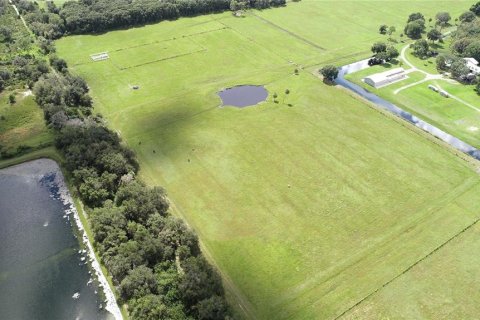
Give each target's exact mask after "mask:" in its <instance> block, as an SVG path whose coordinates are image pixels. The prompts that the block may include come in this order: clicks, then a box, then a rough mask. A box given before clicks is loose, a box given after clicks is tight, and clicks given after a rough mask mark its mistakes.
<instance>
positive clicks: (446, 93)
mask: <svg viewBox="0 0 480 320" xmlns="http://www.w3.org/2000/svg"><path fill="white" fill-rule="evenodd" d="M439 93H440V95H441V96H442V97H445V98H448V97H450V95H449V94H448V92H447V91H445V90H440V91H439Z"/></svg>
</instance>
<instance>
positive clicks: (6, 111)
mask: <svg viewBox="0 0 480 320" xmlns="http://www.w3.org/2000/svg"><path fill="white" fill-rule="evenodd" d="M9 95H10V92H4V93H2V94H0V145H2V147H3V148H4V150H6V151H7V152H9V153H14V152H15V151H16V150H17V148H18V147H20V146H24V147H30V148H38V147H39V146H40V147H41V146H46V145H49V144H50V143H52V142H53V135H52V133H51V132H50V131H49V130H48V129H47V127H46V126H45V122H44V120H43V112H42V110H41V109H40V108H39V107H38V105H37V104H36V103H35V101H34V100H33V96H25V93H24V92H20V91H19V92H17V93H16V95H15V96H16V103H14V104H10V103H9V100H8V96H9Z"/></svg>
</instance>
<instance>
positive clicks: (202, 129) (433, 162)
mask: <svg viewBox="0 0 480 320" xmlns="http://www.w3.org/2000/svg"><path fill="white" fill-rule="evenodd" d="M383 3H384V2H382V4H383ZM414 3H415V6H413V5H412V2H408V4H407V2H389V3H388V5H385V6H382V5H379V4H380V3H379V2H373V1H356V2H347V1H336V2H327V1H307V0H304V1H302V2H300V3H290V4H289V6H288V7H287V8H280V9H274V10H265V11H261V12H259V11H253V12H250V13H249V14H247V16H246V17H244V18H234V17H232V15H231V14H229V13H225V14H218V15H210V16H201V17H196V18H189V19H180V20H178V21H171V22H162V23H160V24H156V25H151V26H146V27H140V28H132V29H129V30H122V31H115V32H110V33H107V34H104V35H99V36H95V35H85V36H71V37H66V38H63V39H61V40H59V41H58V42H57V49H58V54H59V55H60V56H61V57H63V58H65V59H67V61H68V62H69V65H70V69H71V70H72V72H74V73H77V74H80V75H82V76H83V77H85V79H86V80H87V81H88V83H89V85H90V87H91V92H92V95H93V97H94V100H95V107H96V111H99V112H101V113H102V114H104V116H105V118H106V120H107V121H108V122H109V125H110V126H111V127H112V128H114V129H115V130H118V132H120V133H121V135H122V136H123V138H124V139H125V141H126V142H127V143H128V144H129V146H130V147H132V148H133V149H134V150H135V151H136V152H137V154H138V156H139V160H140V163H141V176H142V178H143V179H144V180H145V181H147V182H148V183H149V184H151V185H162V186H164V187H165V188H166V189H167V190H168V191H169V197H170V199H171V200H172V208H173V210H174V212H175V213H176V214H178V215H181V216H183V217H185V218H186V220H187V221H188V223H189V224H190V225H191V226H192V227H193V228H194V229H195V230H196V231H197V232H198V234H199V236H200V238H201V240H202V243H203V245H204V247H205V249H206V251H207V254H208V255H209V256H210V258H211V259H212V261H213V262H214V263H215V264H216V265H217V266H218V268H219V270H220V271H221V272H222V275H223V278H224V280H225V284H226V287H227V290H228V294H229V298H230V301H231V302H232V306H233V307H234V308H235V310H236V311H237V313H238V314H239V315H240V316H243V317H246V318H258V319H331V318H335V317H337V316H342V315H344V316H346V317H360V318H372V319H376V318H378V317H377V314H376V313H375V312H376V310H380V311H381V312H382V314H384V315H385V316H386V317H392V318H397V317H399V315H400V314H399V313H398V311H401V307H404V308H408V303H409V301H411V300H414V301H420V299H423V297H425V296H428V295H430V294H433V290H435V294H436V295H438V296H449V299H451V300H452V301H460V299H462V295H463V293H462V292H463V291H462V290H461V288H458V290H450V288H449V287H438V284H437V282H436V279H437V278H436V277H435V276H436V274H435V273H434V272H432V274H429V275H428V276H425V277H424V279H422V283H421V284H418V285H417V284H416V283H409V282H408V281H413V280H412V279H414V278H415V274H410V272H412V273H413V272H424V273H428V268H426V267H425V268H422V269H420V270H417V269H416V267H415V268H410V267H411V266H412V265H415V264H416V266H417V267H418V268H420V267H421V266H423V265H424V264H425V266H428V265H431V266H434V269H435V270H437V271H438V272H445V273H444V274H443V276H444V277H446V279H445V282H447V281H450V282H451V283H453V282H455V278H454V275H455V274H449V273H447V272H446V270H442V263H443V261H450V260H451V259H455V258H456V256H455V255H456V254H457V252H456V251H455V250H452V249H450V250H447V249H449V248H450V246H451V245H454V244H455V242H454V241H452V242H449V244H448V245H445V246H444V247H442V248H441V249H439V250H437V251H435V253H434V254H430V253H431V252H432V251H434V250H435V249H437V248H438V247H439V246H441V245H442V244H443V243H445V242H447V241H448V240H449V239H450V238H451V237H453V236H455V235H457V234H459V233H460V235H459V236H458V237H457V238H456V239H459V240H457V241H461V239H463V237H466V236H467V235H469V234H470V233H469V231H468V230H472V229H468V230H467V231H466V232H464V233H461V232H462V230H464V229H465V228H467V227H469V226H470V225H471V224H472V223H474V222H475V221H476V219H477V218H478V217H479V216H480V215H479V214H478V210H479V209H480V201H478V200H480V177H479V176H478V175H477V173H476V172H475V169H476V168H475V165H474V164H471V163H469V162H467V161H466V160H465V159H464V158H462V157H460V156H456V155H455V154H454V152H453V151H452V150H450V149H448V148H446V147H445V146H444V145H442V144H440V143H439V142H438V141H436V140H435V139H433V138H431V137H429V136H428V135H426V134H424V133H422V132H420V131H418V130H416V129H415V128H413V127H411V126H409V125H408V124H406V123H403V122H401V121H399V120H397V119H395V118H394V117H390V116H388V115H385V114H383V113H381V112H379V111H377V110H375V109H374V108H372V107H370V106H368V105H366V104H365V103H364V102H362V101H361V100H359V99H355V98H354V97H352V96H351V95H349V94H348V93H347V92H345V91H343V90H341V89H339V88H336V87H331V86H326V85H324V84H323V83H322V82H321V81H320V79H318V77H317V76H315V75H314V74H312V73H311V71H312V70H313V69H314V68H316V66H319V65H323V64H326V63H329V62H334V63H336V64H340V63H345V62H349V61H354V60H356V59H358V58H364V57H365V55H367V54H368V51H369V48H370V45H371V43H372V42H373V41H376V40H378V39H382V36H381V35H379V34H378V32H377V30H378V25H379V24H380V23H383V22H384V23H386V24H395V25H396V26H397V29H398V30H400V29H401V28H402V27H403V24H404V22H405V20H406V17H407V16H408V14H409V13H411V11H422V12H423V13H424V14H425V15H426V16H427V17H430V16H433V15H434V14H435V13H436V12H437V11H441V10H446V11H449V12H450V13H451V14H452V16H454V17H455V16H458V14H459V13H461V12H462V11H464V10H465V8H468V7H469V6H470V5H471V1H469V2H459V1H451V2H438V1H435V2H433V1H419V2H414ZM300 22H301V23H300ZM103 51H108V52H109V54H110V57H111V58H110V59H109V60H107V61H103V62H95V63H94V62H90V61H89V55H90V54H93V53H97V52H103ZM295 68H299V69H300V70H301V72H300V74H299V75H294V72H293V71H294V69H295ZM414 77H418V75H415V74H412V80H413V79H414ZM238 84H263V85H265V86H266V88H267V89H268V91H269V92H270V97H269V98H268V100H267V101H266V102H264V103H262V104H260V105H258V106H256V107H249V108H244V109H237V108H232V107H228V106H226V107H222V108H219V106H220V99H219V98H218V96H217V92H218V90H220V89H222V88H225V87H230V86H234V85H238ZM132 85H138V86H139V89H138V90H132V89H131V86H132ZM286 89H289V90H290V94H289V95H288V96H287V95H285V94H284V92H285V90H286ZM273 93H277V94H278V96H279V98H278V101H279V103H274V102H273V101H272V100H273V99H272V95H273ZM288 104H290V105H291V107H290V106H288ZM471 237H473V236H471ZM463 241H467V244H468V243H469V242H468V241H469V240H468V238H466V240H463ZM462 257H463V260H461V261H458V263H460V264H461V265H462V266H463V267H464V268H465V269H464V270H465V272H468V270H470V269H468V268H470V267H471V266H474V265H475V263H476V258H472V259H468V252H467V250H466V251H465V253H464V254H463V255H462ZM431 268H433V267H431ZM408 270H410V271H408ZM474 271H475V272H476V274H477V275H478V270H477V269H475V270H474ZM461 272H463V271H459V273H457V274H461ZM400 274H404V275H403V276H401V277H399V275H400ZM408 277H412V278H408ZM393 279H396V280H393ZM402 281H404V282H402ZM385 284H387V285H386V286H385V288H384V289H382V290H379V288H382V286H384V285H385ZM459 285H460V286H463V283H462V284H459ZM390 288H392V289H390ZM475 288H476V291H475V293H474V294H475V297H477V298H478V289H479V288H478V286H477V287H475ZM389 290H392V291H389ZM472 291H473V289H472ZM374 292H378V294H373V295H372V293H374ZM385 295H386V297H384V296H385ZM393 296H398V297H401V299H400V300H399V301H395V303H396V304H395V305H394V304H393V303H392V306H391V308H390V306H383V305H381V304H382V303H384V302H385V301H388V300H386V299H388V298H390V299H393V298H392V297H393ZM450 296H451V297H450ZM366 297H370V298H368V299H366V300H365V302H364V303H362V302H361V301H364V299H365V298H366ZM376 299H377V300H376ZM472 299H473V297H472ZM422 301H423V300H422ZM426 303H428V300H427V299H426ZM377 304H379V305H377ZM369 306H371V307H369ZM428 306H429V308H431V310H432V311H431V312H432V315H434V318H442V317H443V318H448V317H449V316H451V308H449V307H448V305H446V304H444V303H443V302H442V301H440V300H434V301H432V302H431V304H429V305H428ZM456 307H457V308H458V309H461V310H458V312H459V313H458V314H460V315H465V317H467V318H468V317H470V318H471V317H475V316H476V315H477V314H478V308H476V305H468V306H463V305H457V306H456ZM375 308H376V309H375ZM396 308H397V309H396ZM369 312H370V313H369ZM406 315H407V316H406V318H412V317H408V315H409V314H406ZM412 315H413V318H415V317H417V318H421V315H420V316H418V314H413V313H412Z"/></svg>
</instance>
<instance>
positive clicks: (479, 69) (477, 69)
mask: <svg viewBox="0 0 480 320" xmlns="http://www.w3.org/2000/svg"><path fill="white" fill-rule="evenodd" d="M463 60H465V63H466V65H467V67H468V69H470V71H471V72H472V73H473V74H474V75H479V74H480V66H479V65H478V61H477V60H476V59H475V58H463Z"/></svg>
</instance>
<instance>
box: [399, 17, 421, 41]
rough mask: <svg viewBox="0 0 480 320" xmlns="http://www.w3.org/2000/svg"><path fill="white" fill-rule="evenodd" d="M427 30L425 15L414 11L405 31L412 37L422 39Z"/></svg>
mask: <svg viewBox="0 0 480 320" xmlns="http://www.w3.org/2000/svg"><path fill="white" fill-rule="evenodd" d="M424 31H425V17H424V16H423V14H421V13H420V12H415V13H412V14H411V15H410V16H409V17H408V20H407V25H406V26H405V29H404V30H403V32H404V33H405V34H406V35H407V36H408V37H409V38H411V39H420V38H421V37H422V33H423V32H424Z"/></svg>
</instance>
